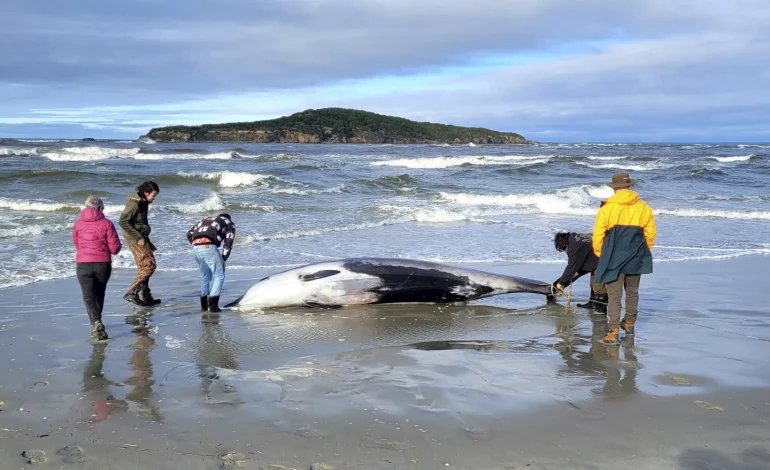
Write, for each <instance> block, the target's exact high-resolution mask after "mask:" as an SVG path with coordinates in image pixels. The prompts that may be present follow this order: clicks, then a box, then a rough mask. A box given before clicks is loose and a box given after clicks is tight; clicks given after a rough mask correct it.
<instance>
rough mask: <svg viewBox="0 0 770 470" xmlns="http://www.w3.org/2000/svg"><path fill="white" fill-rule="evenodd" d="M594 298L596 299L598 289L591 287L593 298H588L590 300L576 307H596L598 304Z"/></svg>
mask: <svg viewBox="0 0 770 470" xmlns="http://www.w3.org/2000/svg"><path fill="white" fill-rule="evenodd" d="M594 300H596V291H594V288H593V287H592V288H591V298H590V299H588V302H586V303H584V304H577V305H576V307H580V308H596V304H595V303H594Z"/></svg>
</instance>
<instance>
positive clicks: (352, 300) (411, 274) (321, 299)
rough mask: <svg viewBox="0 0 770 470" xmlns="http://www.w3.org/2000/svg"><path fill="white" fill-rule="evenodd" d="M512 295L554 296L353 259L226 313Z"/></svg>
mask: <svg viewBox="0 0 770 470" xmlns="http://www.w3.org/2000/svg"><path fill="white" fill-rule="evenodd" d="M512 292H533V293H539V294H544V295H545V294H550V284H547V283H544V282H540V281H535V280H531V279H524V278H516V277H511V276H504V275H499V274H492V273H486V272H483V271H477V270H473V269H466V268H459V267H454V266H448V265H443V264H439V263H430V262H426V261H416V260H407V259H383V258H351V259H344V260H336V261H329V262H322V263H314V264H310V265H306V266H301V267H298V268H294V269H290V270H287V271H283V272H280V273H277V274H274V275H271V276H269V277H267V278H264V279H262V280H260V281H259V282H257V283H256V284H254V285H253V286H251V287H250V288H249V289H248V290H247V291H246V292H245V293H244V294H243V296H241V297H240V298H239V299H238V300H236V301H235V302H232V303H231V304H228V305H227V307H234V308H238V309H250V308H258V309H264V308H280V307H292V306H307V307H320V308H337V307H343V306H349V305H366V304H377V303H415V302H430V303H443V302H462V301H468V300H473V299H479V298H483V297H489V296H492V295H499V294H504V293H512Z"/></svg>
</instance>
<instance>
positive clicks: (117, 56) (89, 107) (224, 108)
mask: <svg viewBox="0 0 770 470" xmlns="http://www.w3.org/2000/svg"><path fill="white" fill-rule="evenodd" d="M0 18H2V21H1V23H0V24H2V27H0V51H1V52H0V103H2V106H0V138H29V137H32V138H83V137H94V138H119V139H135V138H138V137H139V136H141V135H143V134H144V133H146V132H147V131H148V130H149V129H151V128H152V127H157V126H164V125H176V124H187V125H195V124H206V123H221V122H234V121H254V120H260V119H271V118H276V117H280V116H285V115H289V114H292V113H295V112H299V111H303V110H306V109H317V108H324V107H345V108H355V109H363V110H367V111H373V112H377V113H381V114H387V115H393V116H401V117H406V118H409V119H414V120H418V121H431V122H441V123H446V124H455V125H461V126H481V127H488V128H491V129H495V130H500V131H512V132H518V133H520V134H522V135H524V136H525V137H527V138H529V139H533V140H537V141H542V142H768V141H770V60H768V58H770V28H768V27H767V25H768V24H770V1H767V0H729V1H728V0H712V1H709V2H704V1H702V0H697V1H696V0H627V1H618V0H581V1H575V0H473V1H470V0H263V1H256V0H216V1H203V0H184V1H182V0H132V1H121V2H109V1H104V0H98V1H97V0H78V1H74V0H70V1H62V0H26V1H24V2H22V1H14V0H5V1H2V2H0Z"/></svg>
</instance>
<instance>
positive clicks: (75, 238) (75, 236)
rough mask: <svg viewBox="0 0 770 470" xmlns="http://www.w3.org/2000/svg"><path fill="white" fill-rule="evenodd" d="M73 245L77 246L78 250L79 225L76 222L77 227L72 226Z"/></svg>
mask: <svg viewBox="0 0 770 470" xmlns="http://www.w3.org/2000/svg"><path fill="white" fill-rule="evenodd" d="M72 244H73V245H75V249H76V250H77V248H78V224H77V222H75V225H73V226H72Z"/></svg>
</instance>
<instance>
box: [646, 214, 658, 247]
mask: <svg viewBox="0 0 770 470" xmlns="http://www.w3.org/2000/svg"><path fill="white" fill-rule="evenodd" d="M647 212H648V213H649V215H648V217H647V223H646V224H644V239H645V240H647V247H648V248H652V247H653V246H655V236H656V235H657V234H658V231H657V227H656V226H655V214H653V212H652V209H650V208H649V207H648V208H647Z"/></svg>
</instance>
